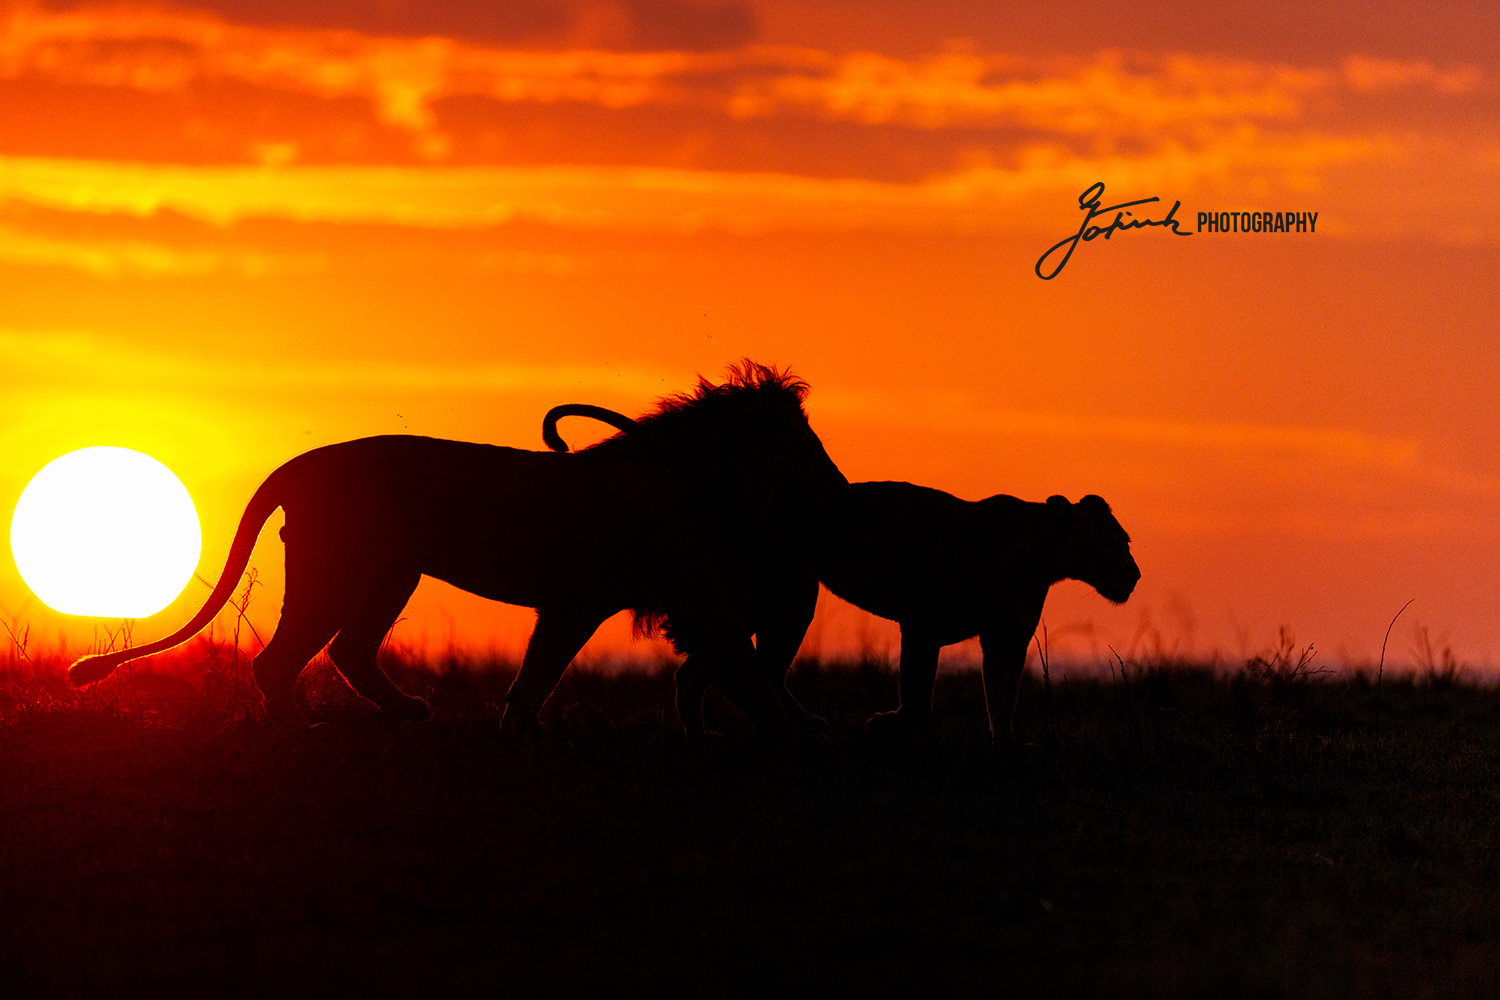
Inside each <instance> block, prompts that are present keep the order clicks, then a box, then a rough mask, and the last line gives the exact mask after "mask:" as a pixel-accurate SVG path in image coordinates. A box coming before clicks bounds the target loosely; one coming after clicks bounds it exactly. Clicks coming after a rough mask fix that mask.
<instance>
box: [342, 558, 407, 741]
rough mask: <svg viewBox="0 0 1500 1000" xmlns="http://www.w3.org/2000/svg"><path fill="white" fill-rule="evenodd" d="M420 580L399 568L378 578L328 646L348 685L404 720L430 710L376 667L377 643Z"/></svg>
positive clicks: (377, 656) (378, 649) (383, 637)
mask: <svg viewBox="0 0 1500 1000" xmlns="http://www.w3.org/2000/svg"><path fill="white" fill-rule="evenodd" d="M421 579H422V574H421V573H420V572H418V571H417V570H415V569H402V570H397V571H395V572H393V573H391V574H390V575H389V576H387V577H386V578H385V579H383V580H381V581H380V582H379V583H377V584H376V585H375V589H374V590H373V591H371V592H370V595H369V596H368V597H367V598H365V603H364V604H363V605H362V606H361V607H360V609H359V611H358V612H356V613H355V615H354V617H353V618H352V619H351V620H350V621H348V622H346V623H345V624H344V627H343V628H341V629H339V634H338V638H336V639H334V640H333V644H332V645H330V646H329V647H328V655H329V657H330V658H331V659H332V660H333V664H334V666H336V667H338V669H339V673H341V674H343V675H344V679H345V680H347V681H348V682H349V686H350V687H352V688H354V690H355V691H356V692H358V693H359V695H360V696H361V697H363V698H367V699H369V700H370V701H372V702H374V703H375V704H376V705H377V706H379V707H380V708H381V709H382V710H383V711H384V712H385V713H386V714H387V715H390V716H392V717H394V718H397V719H401V720H402V721H404V722H426V721H427V719H428V718H429V717H430V716H431V715H432V711H431V709H430V708H428V706H427V702H426V701H425V700H424V699H422V698H417V697H414V696H412V695H409V694H407V693H406V692H405V691H402V690H401V689H400V688H399V687H397V686H396V685H395V684H394V683H393V682H392V681H391V679H390V677H388V676H387V675H386V672H385V671H384V670H382V669H381V668H380V660H379V656H380V645H381V643H382V642H384V641H385V636H386V633H387V632H389V631H390V629H391V626H392V625H393V624H395V622H396V618H397V617H398V616H399V615H400V614H401V609H402V608H404V607H406V602H407V600H408V599H409V598H410V597H411V594H412V591H414V590H416V589H417V583H418V582H419V581H420V580H421Z"/></svg>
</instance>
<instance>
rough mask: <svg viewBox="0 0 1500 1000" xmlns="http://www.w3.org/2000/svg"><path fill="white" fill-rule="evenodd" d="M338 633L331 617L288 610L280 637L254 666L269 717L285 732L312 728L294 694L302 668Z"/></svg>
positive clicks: (280, 626)
mask: <svg viewBox="0 0 1500 1000" xmlns="http://www.w3.org/2000/svg"><path fill="white" fill-rule="evenodd" d="M337 631H338V623H337V621H336V620H335V619H334V618H332V617H331V616H316V617H315V616H309V615H301V614H297V613H295V612H294V611H293V610H292V609H290V608H288V609H286V610H283V612H282V615H281V621H280V622H279V623H277V626H276V634H275V635H273V636H272V637H271V641H270V642H268V643H266V648H265V649H262V650H261V651H260V654H259V655H258V656H256V657H255V660H254V662H253V663H252V664H251V672H252V673H254V675H255V685H256V687H258V688H260V695H261V704H262V707H264V709H265V712H266V716H267V717H268V718H269V719H270V720H271V722H272V723H273V724H274V725H275V726H276V728H277V729H279V730H281V731H282V732H283V733H300V732H305V731H307V730H308V729H309V728H310V727H309V726H308V723H307V717H306V716H304V715H303V714H302V710H301V709H300V708H298V707H297V701H296V699H295V698H294V697H293V695H292V691H293V688H294V687H295V685H296V683H297V676H298V675H299V674H301V673H302V668H303V667H305V666H307V663H308V661H309V660H311V659H312V658H313V657H314V656H317V655H318V650H320V649H322V648H323V647H324V645H326V644H327V642H328V640H329V639H331V638H333V635H334V633H335V632H337Z"/></svg>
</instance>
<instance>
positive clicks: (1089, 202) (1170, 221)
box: [1036, 181, 1193, 281]
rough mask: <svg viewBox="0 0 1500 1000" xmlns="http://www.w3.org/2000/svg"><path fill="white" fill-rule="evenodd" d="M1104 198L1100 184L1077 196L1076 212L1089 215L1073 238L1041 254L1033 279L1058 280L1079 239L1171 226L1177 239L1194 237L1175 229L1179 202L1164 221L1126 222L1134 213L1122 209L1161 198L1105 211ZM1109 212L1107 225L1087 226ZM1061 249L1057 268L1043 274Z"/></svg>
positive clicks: (1102, 184)
mask: <svg viewBox="0 0 1500 1000" xmlns="http://www.w3.org/2000/svg"><path fill="white" fill-rule="evenodd" d="M1103 198H1104V182H1103V181H1100V182H1099V183H1097V184H1095V185H1093V186H1092V187H1090V188H1089V189H1088V190H1087V191H1085V192H1083V194H1081V195H1079V196H1078V209H1079V211H1081V212H1087V213H1088V214H1087V215H1085V216H1084V217H1083V225H1082V226H1079V227H1078V232H1076V233H1074V234H1073V235H1072V236H1069V237H1068V238H1067V239H1065V240H1062V241H1061V242H1059V243H1058V244H1057V245H1056V246H1054V247H1053V248H1052V249H1051V250H1048V251H1047V252H1046V253H1044V254H1042V255H1041V257H1039V258H1037V262H1036V276H1037V277H1038V278H1041V279H1042V280H1043V281H1051V280H1052V279H1053V278H1055V277H1057V275H1058V273H1059V272H1061V271H1062V269H1063V268H1064V267H1065V266H1066V265H1067V263H1068V259H1069V258H1071V257H1072V256H1073V251H1074V250H1076V249H1078V241H1079V240H1083V241H1084V242H1085V243H1088V242H1090V241H1092V240H1094V239H1095V238H1097V237H1100V236H1103V237H1104V238H1105V239H1109V238H1110V236H1112V235H1114V233H1115V232H1116V231H1117V230H1121V229H1144V228H1146V227H1147V226H1171V227H1172V232H1174V233H1176V234H1177V235H1178V236H1191V235H1193V234H1192V233H1185V232H1183V231H1182V230H1181V229H1178V228H1177V219H1176V218H1174V216H1176V215H1177V210H1178V209H1179V208H1181V207H1182V202H1180V201H1176V202H1173V203H1172V210H1171V211H1170V212H1168V213H1167V217H1166V218H1164V219H1160V220H1152V219H1136V218H1132V219H1131V220H1130V221H1128V222H1127V221H1126V219H1125V216H1127V215H1130V216H1134V215H1135V213H1134V212H1124V211H1120V210H1121V209H1126V208H1130V207H1131V206H1132V205H1149V204H1151V203H1152V202H1153V201H1161V199H1160V198H1142V199H1141V200H1140V201H1122V202H1120V204H1118V205H1110V206H1109V207H1107V208H1100V207H1099V202H1100V201H1101V200H1102V199H1103ZM1110 212H1114V213H1115V221H1114V222H1111V223H1110V224H1109V225H1107V226H1093V225H1090V224H1089V223H1091V222H1093V221H1094V219H1096V218H1098V217H1099V216H1101V215H1106V214H1108V213H1110ZM1063 247H1067V248H1068V252H1067V253H1065V254H1063V257H1062V260H1060V261H1058V262H1057V266H1056V267H1054V268H1053V269H1052V273H1051V274H1043V273H1042V265H1043V264H1045V263H1047V258H1048V257H1051V256H1052V255H1053V254H1055V253H1057V251H1059V250H1061V249H1062V248H1063Z"/></svg>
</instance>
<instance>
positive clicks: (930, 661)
mask: <svg viewBox="0 0 1500 1000" xmlns="http://www.w3.org/2000/svg"><path fill="white" fill-rule="evenodd" d="M941 649H942V646H941V644H939V643H938V642H937V641H936V640H934V639H932V638H930V637H928V636H927V635H925V634H924V633H923V632H921V631H920V630H918V629H908V628H907V627H906V626H905V625H903V626H902V627H901V674H900V684H901V706H900V707H899V708H898V709H896V711H894V712H877V713H876V714H875V715H872V716H871V717H870V721H869V722H867V723H865V732H867V733H869V734H870V736H871V737H872V738H874V739H877V740H885V739H891V738H892V737H895V736H904V735H907V734H909V733H913V732H916V731H917V730H918V729H920V728H922V727H923V726H925V725H927V720H928V719H930V718H932V685H933V683H934V682H935V681H936V680H937V663H938V652H939V651H940V650H941Z"/></svg>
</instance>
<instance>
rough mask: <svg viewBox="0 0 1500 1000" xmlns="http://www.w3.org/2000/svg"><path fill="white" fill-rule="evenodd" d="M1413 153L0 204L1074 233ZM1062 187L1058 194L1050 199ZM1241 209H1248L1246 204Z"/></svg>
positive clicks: (278, 189) (487, 221) (73, 174)
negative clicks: (1127, 215) (915, 176)
mask: <svg viewBox="0 0 1500 1000" xmlns="http://www.w3.org/2000/svg"><path fill="white" fill-rule="evenodd" d="M1398 154H1399V148H1398V147H1396V146H1394V145H1393V144H1392V143H1390V142H1382V141H1377V140H1370V139H1345V138H1340V137H1323V136H1311V137H1305V138H1301V139H1297V140H1280V141H1275V140H1267V139H1263V138H1261V137H1259V136H1257V135H1255V134H1254V133H1249V132H1241V133H1237V134H1235V135H1230V136H1226V137H1224V138H1223V139H1221V140H1219V141H1217V142H1216V143H1215V144H1213V145H1211V146H1209V147H1207V148H1206V149H1201V150H1188V149H1183V148H1178V147H1171V146H1169V147H1166V148H1164V149H1163V150H1161V151H1159V152H1157V153H1154V154H1151V155H1145V156H1135V157H1127V156H1104V157H1083V156H1078V155H1076V154H1073V153H1071V152H1069V151H1067V150H1065V149H1061V148H1058V147H1054V146H1045V145H1037V146H1033V147H1031V148H1029V149H1027V150H1025V151H1024V152H1023V153H1022V155H1021V157H1020V162H1018V163H1017V164H1016V165H1015V166H1013V167H998V166H988V165H980V166H976V167H971V168H968V169H964V170H961V171H958V172H955V173H951V174H946V175H941V176H936V177H932V178H928V179H926V180H922V181H917V182H912V183H894V182H885V181H873V180H865V179H860V178H847V179H827V178H815V177H806V176H800V175H794V174H783V173H768V172H731V171H708V170H685V169H673V168H661V167H594V166H548V167H386V166H318V165H308V166H287V167H279V168H270V167H243V166H184V165H176V164H143V163H114V162H100V161H91V160H59V159H48V158H40V157H0V200H3V199H11V200H15V201H18V202H23V203H28V204H31V205H35V206H39V207H43V208H47V209H53V210H63V211H73V212H93V213H120V214H127V215H136V216H150V215H153V214H155V213H158V212H162V211H173V212H178V213H181V214H182V215H185V216H188V217H190V218H193V219H197V220H201V221H204V222H209V223H212V224H215V225H229V224H232V223H235V222H238V221H241V220H244V219H251V218H279V219H289V220H294V221H300V222H334V223H384V224H393V225H400V226H413V227H422V228H433V229H464V228H482V227H488V226H495V225H500V224H504V223H508V222H512V221H529V222H536V223H542V224H546V225H550V226H556V227H561V228H565V229H581V230H627V231H638V232H669V233H692V232H698V231H701V230H704V229H711V228H722V229H728V230H731V231H750V232H753V231H766V230H777V229H790V230H812V231H819V230H823V231H827V230H854V229H891V230H906V231H932V230H939V231H942V230H947V231H955V230H956V231H1005V230H1015V229H1027V228H1032V227H1035V226H1039V225H1045V226H1047V227H1049V228H1056V227H1057V226H1058V225H1059V224H1060V223H1061V224H1063V225H1064V228H1066V224H1067V223H1068V222H1070V221H1071V219H1072V213H1070V212H1068V211H1067V210H1066V208H1067V205H1068V202H1069V200H1070V199H1076V196H1077V194H1078V192H1080V191H1082V190H1083V189H1084V188H1087V187H1088V186H1089V185H1090V184H1092V183H1094V182H1095V181H1096V180H1097V179H1098V178H1099V177H1101V176H1103V177H1109V178H1111V183H1112V184H1115V185H1118V186H1119V188H1120V190H1125V191H1150V190H1160V191H1162V193H1163V195H1165V196H1169V197H1185V196H1186V194H1187V193H1188V192H1190V191H1193V190H1196V189H1199V188H1201V187H1212V186H1214V185H1227V184H1229V183H1231V182H1233V181H1235V180H1237V179H1240V178H1242V177H1245V176H1252V177H1255V178H1261V179H1262V183H1263V184H1264V183H1265V180H1266V179H1269V180H1270V181H1275V182H1278V183H1279V184H1280V186H1281V187H1283V188H1285V187H1287V186H1290V187H1293V188H1295V187H1296V186H1298V185H1299V184H1303V183H1305V182H1306V181H1305V178H1306V177H1307V176H1308V175H1313V176H1316V175H1317V174H1318V173H1319V172H1320V171H1322V170H1324V169H1326V168H1329V167H1333V166H1338V165H1349V164H1359V163H1365V162H1379V161H1381V160H1384V159H1390V158H1392V157H1395V156H1397V155H1398ZM1039 194H1042V195H1049V196H1051V197H1048V198H1047V199H1046V200H1045V202H1042V201H1041V200H1039V199H1038V198H1037V197H1036V196H1037V195H1039ZM1236 207H1238V206H1236Z"/></svg>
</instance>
